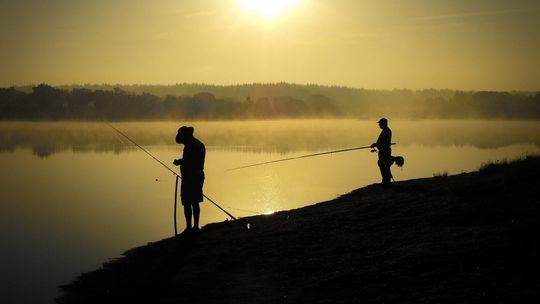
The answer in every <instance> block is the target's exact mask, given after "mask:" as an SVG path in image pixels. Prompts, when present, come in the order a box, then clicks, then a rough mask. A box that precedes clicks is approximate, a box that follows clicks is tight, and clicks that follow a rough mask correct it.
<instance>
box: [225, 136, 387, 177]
mask: <svg viewBox="0 0 540 304" xmlns="http://www.w3.org/2000/svg"><path fill="white" fill-rule="evenodd" d="M395 144H396V143H391V144H390V145H395ZM368 148H371V146H364V147H356V148H347V149H341V150H334V151H328V152H320V153H314V154H307V155H302V156H296V157H288V158H282V159H276V160H271V161H267V162H262V163H256V164H251V165H246V166H241V167H236V168H231V169H227V171H233V170H239V169H245V168H249V167H255V166H262V165H268V164H273V163H279V162H284V161H288V160H294V159H300V158H307V157H314V156H321V155H325V154H334V153H341V152H347V151H353V150H362V149H368Z"/></svg>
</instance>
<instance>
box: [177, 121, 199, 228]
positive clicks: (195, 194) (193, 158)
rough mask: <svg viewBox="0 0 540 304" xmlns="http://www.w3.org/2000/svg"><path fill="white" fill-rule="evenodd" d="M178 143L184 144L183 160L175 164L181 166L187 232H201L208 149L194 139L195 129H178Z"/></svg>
mask: <svg viewBox="0 0 540 304" xmlns="http://www.w3.org/2000/svg"><path fill="white" fill-rule="evenodd" d="M176 142H177V143H178V144H184V153H183V155H182V158H180V159H175V160H174V161H173V164H174V165H175V166H180V174H181V176H182V185H181V187H180V197H181V199H182V205H183V206H184V215H185V217H186V230H185V231H186V232H189V231H192V230H193V231H199V216H200V213H201V209H200V208H199V203H200V202H202V201H203V191H202V188H203V183H204V158H205V155H206V148H205V147H204V144H203V143H202V142H200V141H199V140H198V139H196V138H195V137H193V127H186V126H183V127H181V128H180V129H178V134H176ZM192 214H193V221H194V223H193V227H192V226H191V215H192Z"/></svg>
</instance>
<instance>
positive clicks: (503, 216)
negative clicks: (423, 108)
mask: <svg viewBox="0 0 540 304" xmlns="http://www.w3.org/2000/svg"><path fill="white" fill-rule="evenodd" d="M539 171H540V157H529V158H526V159H523V160H520V161H516V162H511V163H503V164H491V165H486V166H483V168H482V169H481V170H480V171H478V172H473V173H467V174H460V175H455V176H441V177H438V178H426V179H417V180H410V181H404V182H398V183H396V184H394V185H393V186H392V187H390V188H383V187H380V186H379V185H371V186H368V187H365V188H361V189H358V190H355V191H353V192H351V193H349V194H346V195H343V196H342V197H339V198H337V199H335V200H332V201H328V202H323V203H319V204H316V205H312V206H308V207H304V208H300V209H296V210H290V211H283V212H279V213H276V214H273V215H270V216H256V217H251V218H246V219H245V221H247V222H249V223H250V224H251V227H252V229H251V230H250V231H244V230H242V228H241V227H239V226H236V225H231V224H228V223H217V224H211V225H207V226H206V227H204V229H203V230H202V232H201V233H200V234H198V235H197V236H191V237H186V236H181V237H178V238H170V239H165V240H161V241H158V242H155V243H151V244H148V245H147V246H142V247H139V248H135V249H132V250H129V251H127V252H126V253H125V254H124V257H122V258H121V259H118V260H114V261H111V262H108V263H106V264H104V265H103V267H102V268H100V269H98V270H96V271H93V272H90V273H86V274H84V275H82V276H81V277H79V278H78V279H77V280H75V281H74V282H73V283H71V284H69V285H65V286H63V287H62V289H63V296H62V297H61V298H60V299H58V301H59V302H60V303H103V302H111V303H112V302H128V301H136V300H137V301H141V300H143V301H147V302H153V303H385V302H386V303H387V302H400V303H403V302H408V303H493V302H497V303H500V302H507V303H509V302H530V301H531V300H533V299H535V300H536V301H538V300H539V299H540V279H539V270H540V262H539V259H538V258H539V257H540V246H539V245H538V236H537V231H540V204H539V203H540V198H539V197H540V196H539V194H540V182H539V179H538V177H537V174H538V173H537V172H539Z"/></svg>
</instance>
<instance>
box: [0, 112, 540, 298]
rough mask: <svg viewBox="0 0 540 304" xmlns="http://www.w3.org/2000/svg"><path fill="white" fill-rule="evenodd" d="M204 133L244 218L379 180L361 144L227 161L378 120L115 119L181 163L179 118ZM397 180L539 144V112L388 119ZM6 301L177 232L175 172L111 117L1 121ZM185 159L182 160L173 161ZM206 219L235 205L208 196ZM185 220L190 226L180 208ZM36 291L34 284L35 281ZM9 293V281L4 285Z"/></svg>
mask: <svg viewBox="0 0 540 304" xmlns="http://www.w3.org/2000/svg"><path fill="white" fill-rule="evenodd" d="M181 125H191V126H194V127H195V136H196V137H197V138H199V139H200V140H201V141H203V142H204V143H205V144H206V147H207V159H206V166H205V172H206V181H205V186H204V191H205V194H206V195H207V196H209V197H210V198H212V199H213V200H215V201H216V202H218V203H219V204H220V205H221V206H222V207H224V208H225V209H227V210H228V211H230V212H231V213H232V214H234V215H236V216H239V217H244V216H249V215H254V214H258V213H266V212H270V211H279V210H286V209H291V208H298V207H301V206H305V205H309V204H313V203H316V202H320V201H324V200H328V199H332V198H335V197H336V196H339V195H341V194H344V193H347V192H350V191H352V190H354V189H356V188H359V187H362V186H365V185H368V184H372V183H377V182H379V181H380V176H379V171H378V167H377V165H376V159H377V156H376V154H375V153H370V152H369V150H359V151H352V152H346V153H340V154H332V155H326V156H321V157H315V158H309V159H302V160H297V161H291V162H283V163H278V164H271V165H267V166H261V167H254V168H247V169H245V170H238V171H227V169H228V168H233V167H238V166H243V165H247V164H251V163H257V162H263V161H269V160H274V159H278V158H286V157H295V156H299V155H303V154H309V153H316V152H322V151H329V150H335V149H343V148H350V147H358V146H365V145H369V144H371V143H372V142H373V141H375V139H376V138H377V135H378V134H379V131H380V130H379V129H378V126H377V124H376V123H375V121H359V120H307V121H302V120H293V121H291V120H281V121H241V122H129V123H114V126H115V127H117V128H119V129H120V130H122V131H123V132H125V133H126V134H127V135H128V136H130V137H131V138H132V139H133V140H135V141H136V142H137V143H139V144H141V145H143V146H144V147H145V148H146V149H148V150H149V151H150V152H151V153H152V154H154V155H155V156H156V157H157V158H158V159H160V160H162V161H163V162H164V163H165V164H167V165H170V167H171V168H173V165H172V160H173V159H175V158H178V157H179V156H181V153H182V148H183V146H181V145H177V144H175V143H174V137H175V135H176V131H177V129H178V127H180V126H181ZM389 126H390V128H391V129H392V131H393V141H394V142H396V143H397V145H395V146H393V154H394V155H402V156H404V157H405V159H406V162H405V167H404V168H403V169H398V168H396V167H393V175H394V177H395V179H396V180H398V181H399V180H406V179H411V178H420V177H431V176H433V175H434V174H443V173H446V172H447V173H448V174H455V173H460V172H466V171H472V170H476V169H478V168H479V167H480V166H481V165H482V164H483V163H486V162H488V161H497V160H503V159H513V158H516V157H521V156H524V155H526V154H538V153H539V152H540V146H539V145H540V122H534V121H526V122H520V121H454V120H446V121H405V120H403V121H399V120H390V124H389ZM0 149H1V150H0V166H1V168H2V175H1V177H0V178H1V181H0V182H1V183H0V187H1V189H0V236H1V239H2V243H3V244H4V246H5V248H7V250H3V251H2V253H1V255H2V256H1V258H2V260H3V261H4V263H5V265H6V267H5V268H4V269H3V273H2V275H1V283H2V284H3V285H4V286H6V287H7V288H4V289H3V290H6V291H5V294H2V295H1V297H0V302H2V303H11V302H30V303H31V302H34V303H44V302H47V301H48V302H52V298H53V297H54V296H55V295H56V294H57V289H56V287H57V286H58V285H60V284H63V283H67V282H69V281H71V280H72V279H73V278H74V277H75V276H77V275H78V274H80V273H81V272H83V271H88V270H91V269H94V268H96V267H98V266H99V265H100V264H101V263H102V262H105V261H107V259H109V258H114V257H117V256H119V255H120V254H121V253H122V252H123V251H125V250H127V249H129V248H131V247H134V246H139V245H143V244H146V243H148V242H151V241H156V240H159V239H162V238H166V237H170V236H172V234H173V231H174V230H173V216H172V209H173V194H174V176H173V175H172V174H171V173H170V172H168V171H167V170H165V169H164V168H163V167H161V166H160V165H159V164H158V163H157V162H155V161H153V160H152V159H151V158H150V157H148V156H147V155H146V154H145V153H143V152H142V151H140V150H138V149H137V148H136V147H134V146H133V145H132V144H131V143H130V142H129V141H127V140H126V139H123V138H121V137H120V136H119V135H118V134H117V133H115V132H114V131H113V130H112V129H111V128H109V127H108V126H107V125H106V124H103V123H94V122H92V123H80V122H67V123H66V122H51V123H48V122H39V123H29V122H1V123H0ZM174 169H175V170H177V168H174ZM201 209H202V212H201V224H202V225H204V224H207V223H211V222H220V221H223V220H226V218H227V216H226V215H225V214H224V213H222V212H221V211H219V210H218V209H217V208H215V207H214V206H213V205H211V204H210V203H209V202H204V203H202V204H201ZM178 221H179V224H178V225H179V230H182V229H183V228H184V225H185V224H184V222H183V221H184V220H183V216H182V214H178ZM30 290H31V291H32V292H29V291H30ZM3 292H4V291H3Z"/></svg>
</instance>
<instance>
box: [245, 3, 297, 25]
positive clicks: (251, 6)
mask: <svg viewBox="0 0 540 304" xmlns="http://www.w3.org/2000/svg"><path fill="white" fill-rule="evenodd" d="M298 1H299V0H238V4H239V5H240V7H242V9H244V10H245V11H246V12H247V13H249V14H253V15H256V16H259V17H262V18H265V19H267V20H272V19H275V18H276V17H278V16H279V15H281V14H283V13H284V12H286V11H287V10H288V9H290V8H292V7H293V6H295V5H296V4H298Z"/></svg>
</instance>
